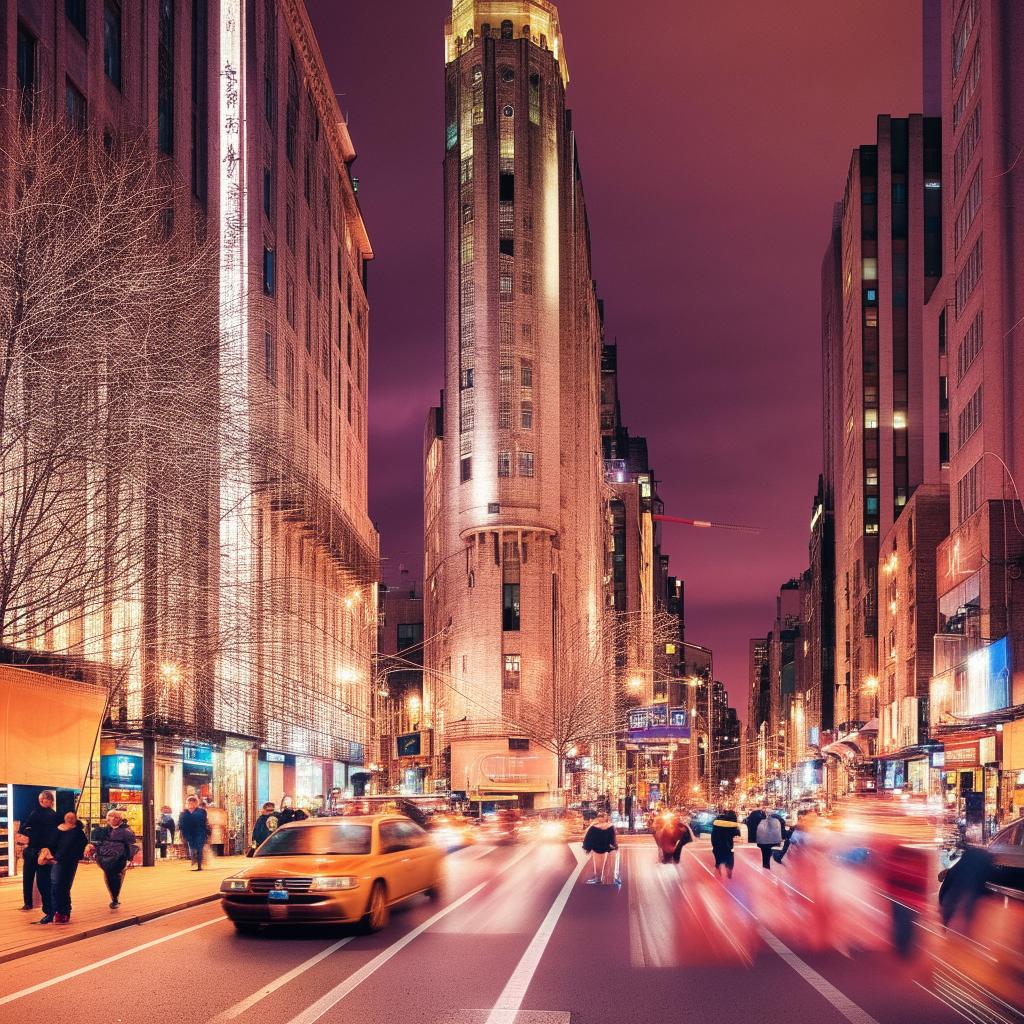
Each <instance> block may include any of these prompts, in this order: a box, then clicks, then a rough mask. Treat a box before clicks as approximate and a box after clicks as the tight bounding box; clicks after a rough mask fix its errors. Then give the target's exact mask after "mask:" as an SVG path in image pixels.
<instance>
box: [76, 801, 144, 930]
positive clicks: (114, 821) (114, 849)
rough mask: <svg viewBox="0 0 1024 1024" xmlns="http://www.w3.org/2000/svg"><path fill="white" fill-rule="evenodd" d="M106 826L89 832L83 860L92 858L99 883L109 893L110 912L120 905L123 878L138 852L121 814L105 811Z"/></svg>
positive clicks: (133, 837) (130, 831) (132, 834)
mask: <svg viewBox="0 0 1024 1024" xmlns="http://www.w3.org/2000/svg"><path fill="white" fill-rule="evenodd" d="M106 820H107V823H106V824H105V825H100V826H99V827H98V828H97V829H95V830H94V831H93V836H92V842H91V843H89V845H88V846H87V847H86V848H85V855H86V857H92V858H93V859H94V860H95V861H96V863H97V864H98V865H99V867H100V870H101V871H102V872H103V881H104V882H105V883H106V886H107V892H109V893H110V909H111V910H117V908H118V907H119V906H121V886H122V885H124V875H125V872H126V871H127V870H128V868H129V867H130V866H131V863H132V858H133V857H134V856H135V854H136V853H137V852H138V849H139V847H138V844H137V842H136V839H135V833H134V832H133V831H132V830H131V829H130V828H129V827H128V825H127V824H126V822H125V818H124V815H123V814H122V813H121V812H120V811H118V810H110V811H107V819H106Z"/></svg>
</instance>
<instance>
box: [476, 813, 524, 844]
mask: <svg viewBox="0 0 1024 1024" xmlns="http://www.w3.org/2000/svg"><path fill="white" fill-rule="evenodd" d="M522 824H523V821H522V817H521V815H520V814H519V811H517V810H501V811H492V812H490V813H489V814H485V815H484V816H483V818H482V819H481V821H480V838H481V839H485V840H488V841H489V842H492V843H515V842H518V841H519V840H520V839H521V838H524V835H525V833H521V828H522Z"/></svg>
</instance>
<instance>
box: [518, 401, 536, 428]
mask: <svg viewBox="0 0 1024 1024" xmlns="http://www.w3.org/2000/svg"><path fill="white" fill-rule="evenodd" d="M520 424H521V426H522V428H523V430H533V402H523V405H522V409H521V410H520Z"/></svg>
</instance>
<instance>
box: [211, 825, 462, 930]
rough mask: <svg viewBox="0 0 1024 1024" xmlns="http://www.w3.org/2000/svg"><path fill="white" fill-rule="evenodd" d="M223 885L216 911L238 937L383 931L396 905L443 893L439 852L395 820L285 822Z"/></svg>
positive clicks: (410, 827) (426, 838)
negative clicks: (283, 931) (333, 927)
mask: <svg viewBox="0 0 1024 1024" xmlns="http://www.w3.org/2000/svg"><path fill="white" fill-rule="evenodd" d="M252 856H253V860H252V863H251V864H249V865H247V866H246V867H244V868H243V869H242V870H241V871H238V872H236V873H235V874H233V875H230V876H229V877H228V878H225V879H224V880H223V882H221V886H220V897H221V908H222V909H223V911H224V913H225V914H226V915H227V917H228V918H229V919H230V920H231V922H232V923H233V924H234V926H235V928H237V929H238V930H239V931H254V930H255V929H257V928H258V927H259V926H260V925H261V924H283V923H289V924H297V923H310V924H313V923H316V924H328V923H329V924H348V923H354V922H361V923H362V924H363V926H364V927H365V928H366V930H367V931H378V930H380V929H381V928H383V927H385V926H386V925H387V923H388V919H389V916H390V909H391V907H393V906H394V905H395V904H396V903H400V902H402V901H403V900H406V899H408V898H409V897H410V896H415V895H416V894H417V893H425V894H426V895H427V896H428V897H430V898H431V899H436V898H437V897H438V896H439V895H440V891H441V861H442V858H443V856H444V854H443V851H442V850H441V849H440V848H439V847H438V846H437V845H435V844H434V843H432V842H431V841H430V837H429V836H428V835H427V833H426V832H425V831H424V830H423V829H422V828H420V827H419V825H417V824H416V823H415V822H413V821H410V820H409V819H408V818H405V817H402V816H399V815H387V814H378V815H364V816H360V817H349V818H337V819H334V820H331V821H325V820H324V819H316V818H314V819H310V820H307V821H296V822H289V823H288V824H287V825H282V826H281V827H280V828H279V829H278V830H277V831H276V832H273V833H271V835H270V836H269V837H268V838H267V839H266V840H264V842H263V843H262V844H261V845H260V846H259V847H258V848H257V849H256V850H255V851H254V853H253V855H252Z"/></svg>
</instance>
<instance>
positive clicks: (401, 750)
mask: <svg viewBox="0 0 1024 1024" xmlns="http://www.w3.org/2000/svg"><path fill="white" fill-rule="evenodd" d="M395 747H396V748H397V756H398V757H419V756H420V751H421V750H422V749H423V742H422V740H421V739H420V734H419V733H418V732H409V733H406V734H405V735H404V736H397V737H396V738H395Z"/></svg>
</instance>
